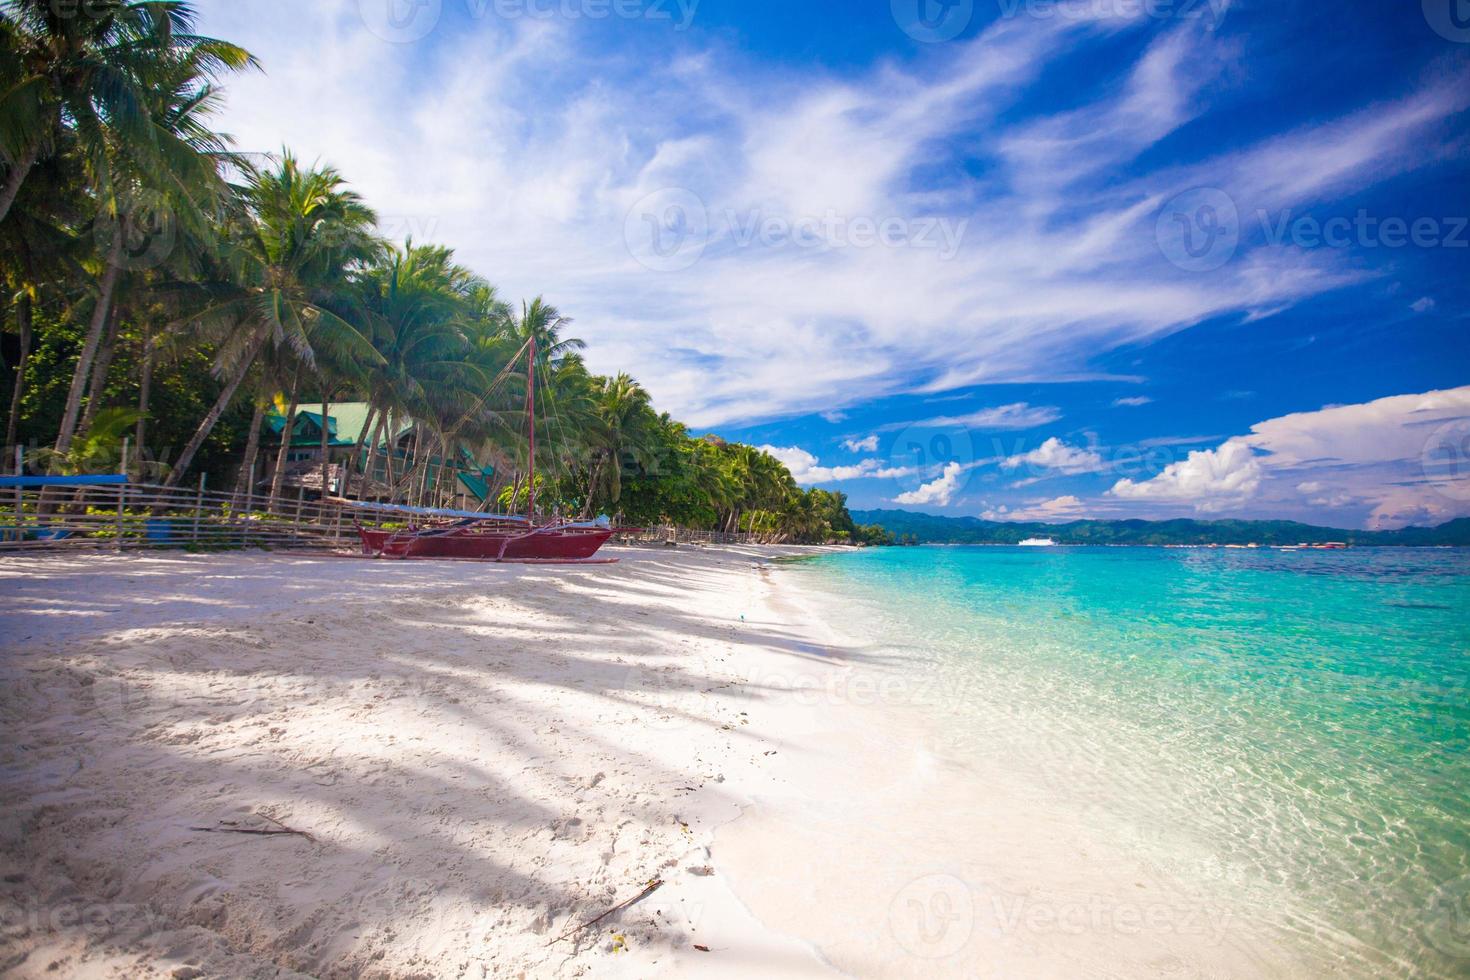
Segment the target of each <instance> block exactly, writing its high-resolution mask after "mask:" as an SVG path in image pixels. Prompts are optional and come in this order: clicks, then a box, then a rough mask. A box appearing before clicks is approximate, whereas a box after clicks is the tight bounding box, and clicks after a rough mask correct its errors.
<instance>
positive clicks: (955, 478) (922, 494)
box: [893, 463, 965, 507]
mask: <svg viewBox="0 0 1470 980" xmlns="http://www.w3.org/2000/svg"><path fill="white" fill-rule="evenodd" d="M964 472H965V467H964V466H963V465H961V464H960V463H949V464H947V465H946V466H945V467H944V473H943V474H942V475H940V477H939V478H938V479H937V480H933V481H932V482H929V483H926V484H924V485H923V486H921V487H919V488H918V489H917V490H911V491H909V492H908V493H901V494H899V495H898V496H897V497H895V498H893V502H894V503H896V504H904V505H907V506H911V507H922V506H925V505H934V506H938V507H948V506H949V502H950V501H951V500H953V499H954V495H955V493H957V492H958V491H959V489H960V477H961V476H962V475H963V474H964Z"/></svg>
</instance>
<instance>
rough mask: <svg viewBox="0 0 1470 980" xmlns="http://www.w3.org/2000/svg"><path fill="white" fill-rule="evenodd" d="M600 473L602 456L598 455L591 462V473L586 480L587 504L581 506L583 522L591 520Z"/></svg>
mask: <svg viewBox="0 0 1470 980" xmlns="http://www.w3.org/2000/svg"><path fill="white" fill-rule="evenodd" d="M601 471H602V454H601V453H598V454H597V458H596V459H594V460H593V461H592V473H591V475H590V476H589V477H588V478H587V502H586V503H585V504H584V505H583V506H582V520H584V521H586V520H590V519H591V518H592V503H593V498H595V497H596V496H597V475H598V473H600V472H601Z"/></svg>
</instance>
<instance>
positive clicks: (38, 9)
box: [0, 0, 255, 221]
mask: <svg viewBox="0 0 1470 980" xmlns="http://www.w3.org/2000/svg"><path fill="white" fill-rule="evenodd" d="M179 63H187V64H189V65H191V66H192V68H193V70H194V71H196V72H197V73H198V77H199V78H201V79H203V80H208V79H212V78H216V77H218V76H219V75H221V74H224V73H226V72H230V71H238V70H241V69H244V68H246V67H248V66H252V65H254V64H255V61H254V59H253V58H252V57H251V56H250V54H249V53H248V52H247V51H245V50H244V49H243V48H240V47H238V46H237V45H234V44H229V43H226V42H224V41H219V40H216V39H214V38H208V37H202V36H200V35H198V34H195V33H194V10H193V6H192V4H190V3H187V2H184V0H88V2H87V3H86V4H85V7H82V5H80V4H74V3H73V4H67V3H55V2H53V0H5V3H4V6H3V8H0V82H3V84H4V89H3V94H0V155H3V157H4V159H5V160H6V161H8V164H9V165H8V166H7V167H6V170H5V177H4V182H3V184H0V221H4V220H5V218H6V216H7V215H8V214H9V213H10V209H11V206H12V205H13V204H14V203H15V199H16V197H17V195H18V194H19V193H20V189H21V187H22V186H23V185H24V183H25V181H26V179H27V177H29V176H30V173H31V171H32V169H33V168H34V167H35V165H36V163H37V161H39V160H41V159H44V158H45V157H47V156H48V155H50V154H51V153H53V152H54V151H55V150H56V148H57V146H58V144H59V143H60V142H61V141H62V139H63V136H64V134H65V132H66V131H68V130H69V131H70V132H71V133H72V134H74V135H75V137H76V139H77V142H78V150H79V155H80V157H81V159H82V160H83V161H84V166H85V167H86V169H87V170H88V171H89V175H90V177H91V183H92V184H93V186H94V187H97V188H103V187H107V186H109V185H111V184H113V183H114V182H115V181H114V180H113V179H112V177H111V170H112V167H113V166H114V165H115V164H116V163H117V162H119V161H118V157H117V155H116V153H115V152H114V148H115V147H117V146H121V145H125V146H127V147H128V153H129V156H130V157H131V158H132V159H133V161H134V162H136V163H137V164H138V165H139V168H140V169H142V170H144V171H151V172H161V171H164V170H167V169H169V168H171V167H172V166H174V165H175V164H176V161H175V160H174V159H173V157H174V156H175V154H176V153H177V151H178V149H179V147H178V145H177V144H176V143H175V142H174V141H173V140H171V139H168V138H167V136H166V134H161V133H160V132H159V131H158V129H157V126H156V120H155V119H154V117H153V115H152V113H151V112H150V105H151V99H150V94H151V90H152V88H153V86H154V85H155V84H156V83H157V79H158V69H159V66H160V65H165V64H179Z"/></svg>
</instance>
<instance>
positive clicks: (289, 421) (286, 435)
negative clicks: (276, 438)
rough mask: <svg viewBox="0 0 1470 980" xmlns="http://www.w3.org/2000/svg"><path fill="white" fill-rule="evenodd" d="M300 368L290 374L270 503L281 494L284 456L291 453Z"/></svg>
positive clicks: (284, 463)
mask: <svg viewBox="0 0 1470 980" xmlns="http://www.w3.org/2000/svg"><path fill="white" fill-rule="evenodd" d="M300 383H301V368H300V367H298V368H297V369H296V372H295V373H294V374H292V375H291V398H290V406H289V407H288V408H287V409H286V427H285V428H283V429H282V430H281V448H279V449H277V450H276V471H275V473H273V474H271V503H272V505H274V504H275V501H276V500H277V499H278V498H279V497H280V496H281V481H282V479H283V478H284V477H285V476H286V457H287V456H288V455H290V453H291V430H292V429H293V428H295V426H296V406H297V404H298V402H297V400H296V398H297V395H298V393H299V391H300Z"/></svg>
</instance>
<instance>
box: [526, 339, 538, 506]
mask: <svg viewBox="0 0 1470 980" xmlns="http://www.w3.org/2000/svg"><path fill="white" fill-rule="evenodd" d="M527 356H528V358H529V360H528V362H527V365H526V411H527V412H528V413H529V414H530V418H531V465H530V470H531V483H530V503H529V504H528V506H527V509H526V520H527V521H529V522H530V523H532V524H534V523H535V522H536V335H535V334H532V335H531V352H530V354H529V355H527Z"/></svg>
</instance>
